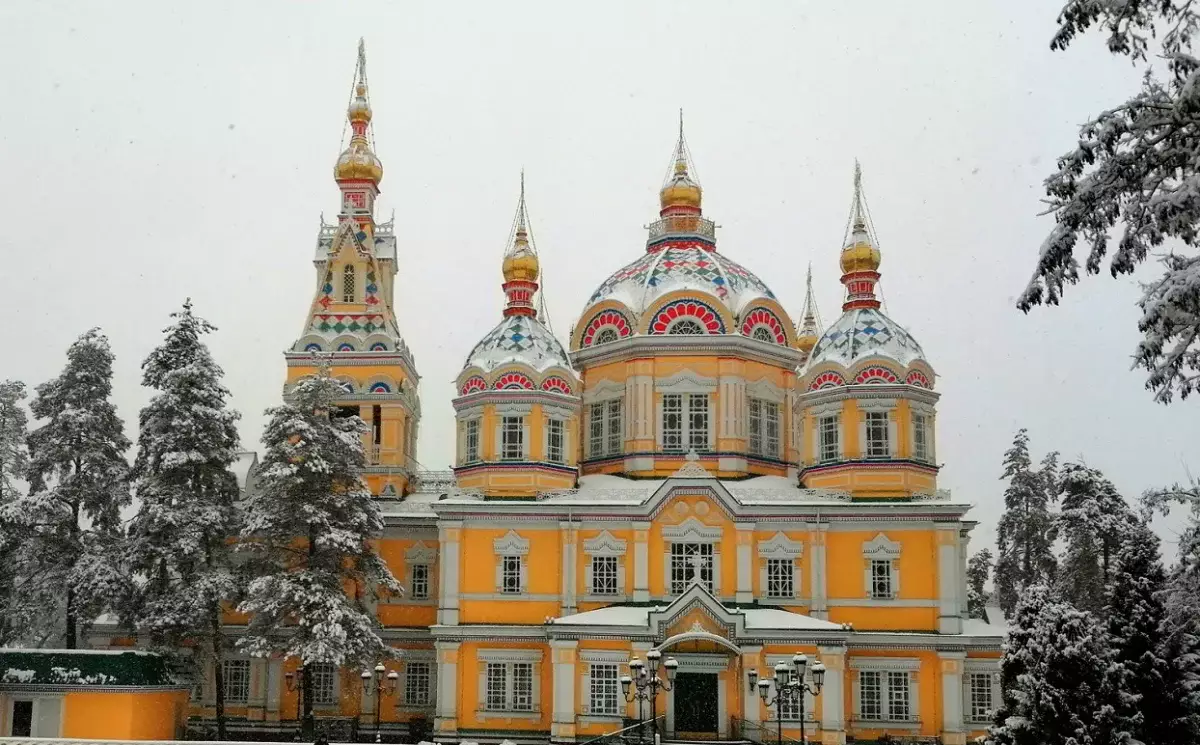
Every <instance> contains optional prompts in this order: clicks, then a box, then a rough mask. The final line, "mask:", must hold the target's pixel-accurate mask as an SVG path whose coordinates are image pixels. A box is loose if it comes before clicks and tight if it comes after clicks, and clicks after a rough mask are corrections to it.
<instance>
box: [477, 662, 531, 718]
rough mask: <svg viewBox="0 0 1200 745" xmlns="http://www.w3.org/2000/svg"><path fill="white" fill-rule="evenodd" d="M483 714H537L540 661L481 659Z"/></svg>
mask: <svg viewBox="0 0 1200 745" xmlns="http://www.w3.org/2000/svg"><path fill="white" fill-rule="evenodd" d="M483 664H484V670H483V675H482V678H483V684H484V685H483V690H482V692H481V703H482V704H483V706H482V709H483V713H486V714H501V715H514V714H515V715H517V716H535V715H537V714H538V713H539V710H540V707H539V701H538V697H539V695H540V693H539V681H538V675H539V674H540V667H541V665H540V659H534V658H530V659H528V660H524V659H519V660H512V659H486V658H485V659H483Z"/></svg>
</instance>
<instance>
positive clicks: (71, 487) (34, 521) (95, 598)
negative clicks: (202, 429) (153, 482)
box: [12, 329, 129, 649]
mask: <svg viewBox="0 0 1200 745" xmlns="http://www.w3.org/2000/svg"><path fill="white" fill-rule="evenodd" d="M112 363H113V354H112V350H111V349H110V348H109V345H108V338H107V337H105V336H104V335H103V334H102V333H100V330H99V329H92V330H90V331H88V332H87V333H85V334H84V335H83V336H81V337H79V339H77V340H76V341H75V343H73V344H72V345H71V347H70V349H68V350H67V365H66V367H65V368H63V371H62V374H61V375H59V376H58V377H57V378H54V379H53V380H50V381H47V382H45V383H43V384H41V385H40V386H38V387H37V395H36V397H35V398H34V399H33V403H32V405H31V406H30V408H31V410H32V411H33V415H34V416H35V417H37V418H38V419H44V420H46V423H45V424H43V425H42V426H40V427H38V428H37V429H35V430H34V431H33V432H31V433H30V434H29V438H28V446H29V469H28V476H27V478H28V480H29V493H28V494H26V495H24V496H22V497H20V498H18V500H17V502H16V504H14V505H13V506H12V512H13V513H14V514H15V518H16V520H17V521H18V527H19V529H20V530H22V533H23V536H22V538H23V540H22V546H21V551H20V558H19V561H18V570H19V572H20V574H21V576H22V580H23V583H24V584H23V588H24V591H23V592H21V593H20V597H19V598H18V600H17V601H16V602H18V604H20V606H21V608H22V609H23V612H36V613H38V614H39V615H40V616H41V617H42V618H43V619H44V618H45V617H46V615H45V614H46V612H47V610H48V609H56V608H61V610H62V617H63V621H62V624H63V625H62V630H63V637H64V644H65V646H66V647H67V648H69V649H74V648H75V647H76V645H77V644H78V639H79V636H80V634H81V633H82V632H83V631H84V629H85V628H86V626H87V625H89V624H90V623H91V622H92V621H93V620H94V619H95V618H96V616H98V615H99V614H100V613H102V612H103V611H105V610H108V609H111V608H113V607H115V606H116V605H117V604H119V603H120V602H122V598H124V597H126V596H127V593H128V592H129V583H128V579H127V578H128V573H127V572H126V571H124V569H123V568H122V567H121V562H120V550H121V542H122V538H123V536H122V530H121V508H122V507H125V506H126V505H127V504H129V484H128V476H129V464H128V463H127V462H126V461H125V451H126V450H128V449H129V440H128V438H126V437H125V434H124V431H123V426H122V423H121V418H120V417H119V416H117V410H116V407H115V406H114V405H113V403H112V402H111V401H110V400H109V396H110V395H111V394H112ZM46 625H47V626H49V627H53V625H52V624H46Z"/></svg>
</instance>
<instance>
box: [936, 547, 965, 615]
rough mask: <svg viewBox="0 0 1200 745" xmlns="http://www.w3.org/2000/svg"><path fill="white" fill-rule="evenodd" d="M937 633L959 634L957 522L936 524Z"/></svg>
mask: <svg viewBox="0 0 1200 745" xmlns="http://www.w3.org/2000/svg"><path fill="white" fill-rule="evenodd" d="M937 552H938V555H937V560H938V609H939V611H938V633H940V634H961V633H962V616H960V615H959V599H958V590H959V586H960V585H961V583H962V580H961V578H960V577H959V550H958V524H957V523H955V524H952V525H938V526H937Z"/></svg>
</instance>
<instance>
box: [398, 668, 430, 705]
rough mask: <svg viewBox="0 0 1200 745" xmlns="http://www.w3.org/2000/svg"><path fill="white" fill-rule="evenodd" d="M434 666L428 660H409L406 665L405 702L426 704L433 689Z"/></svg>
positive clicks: (407, 703)
mask: <svg viewBox="0 0 1200 745" xmlns="http://www.w3.org/2000/svg"><path fill="white" fill-rule="evenodd" d="M432 674H433V666H432V665H431V664H429V663H428V662H408V663H406V664H405V665H404V704H405V705H406V706H426V705H427V704H428V703H429V701H430V697H429V693H430V690H431V686H430V678H431V676H432Z"/></svg>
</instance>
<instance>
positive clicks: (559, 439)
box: [546, 419, 566, 463]
mask: <svg viewBox="0 0 1200 745" xmlns="http://www.w3.org/2000/svg"><path fill="white" fill-rule="evenodd" d="M564 437H565V434H564V428H563V420H561V419H547V420H546V460H548V461H550V462H551V463H565V462H566V457H565V456H566V452H565V451H566V447H565V443H564V441H563V440H564Z"/></svg>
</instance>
